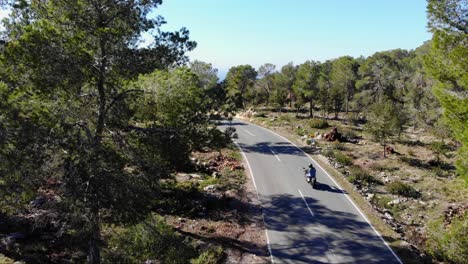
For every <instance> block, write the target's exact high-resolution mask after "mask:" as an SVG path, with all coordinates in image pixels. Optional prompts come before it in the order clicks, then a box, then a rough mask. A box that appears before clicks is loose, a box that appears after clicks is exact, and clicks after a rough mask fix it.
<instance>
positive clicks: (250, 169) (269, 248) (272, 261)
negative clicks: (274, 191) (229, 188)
mask: <svg viewBox="0 0 468 264" xmlns="http://www.w3.org/2000/svg"><path fill="white" fill-rule="evenodd" d="M234 144H236V146H237V147H238V148H239V150H240V152H241V155H242V157H243V158H244V160H245V163H247V167H248V168H249V173H250V176H251V177H252V182H253V184H254V187H255V192H256V193H257V199H258V201H259V202H260V195H259V194H258V189H257V184H256V183H255V177H254V175H253V172H252V167H251V166H250V163H249V160H248V159H247V156H246V155H245V153H244V151H243V150H242V148H241V147H240V146H239V144H238V143H237V142H236V141H234ZM262 218H263V224H264V225H265V235H266V239H267V246H268V251H269V252H270V258H271V263H272V264H274V263H275V261H274V259H273V252H272V251H271V245H270V237H269V236H268V230H267V229H266V222H265V214H264V213H263V210H262Z"/></svg>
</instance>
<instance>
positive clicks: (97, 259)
mask: <svg viewBox="0 0 468 264" xmlns="http://www.w3.org/2000/svg"><path fill="white" fill-rule="evenodd" d="M92 199H94V197H93V198H92ZM92 204H93V205H92V208H91V212H90V214H91V215H90V220H91V227H90V229H91V234H90V239H89V259H88V260H89V263H91V264H100V263H101V253H100V247H99V243H100V241H101V226H100V224H101V223H100V220H99V205H98V202H97V201H92Z"/></svg>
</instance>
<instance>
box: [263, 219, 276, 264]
mask: <svg viewBox="0 0 468 264" xmlns="http://www.w3.org/2000/svg"><path fill="white" fill-rule="evenodd" d="M263 222H265V215H263ZM265 235H266V239H267V245H268V251H269V252H270V259H271V264H275V260H274V258H273V253H272V251H271V244H270V237H269V236H268V230H267V229H266V228H265Z"/></svg>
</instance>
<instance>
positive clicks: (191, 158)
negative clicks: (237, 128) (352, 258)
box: [0, 0, 468, 263]
mask: <svg viewBox="0 0 468 264" xmlns="http://www.w3.org/2000/svg"><path fill="white" fill-rule="evenodd" d="M72 2H73V3H71V2H70V1H66V0H50V1H25V0H18V1H16V0H11V1H0V8H9V9H10V14H9V17H8V18H7V19H5V20H4V21H3V25H4V27H3V28H1V32H0V197H1V199H0V262H1V263H13V262H14V261H22V262H24V263H83V262H89V263H101V262H102V263H144V262H145V261H152V262H147V263H159V262H160V263H218V262H222V261H223V260H231V261H232V260H233V259H230V257H229V256H228V257H226V253H225V249H226V248H229V247H230V243H231V244H232V239H235V238H232V239H231V238H229V239H228V238H225V239H219V234H218V233H216V232H217V230H218V231H219V230H222V229H223V228H224V229H231V232H232V230H236V232H239V234H242V232H247V231H245V230H246V229H245V228H244V227H245V226H248V225H250V224H251V222H249V221H251V219H249V217H247V216H246V215H247V214H248V212H242V210H239V212H238V210H237V209H238V208H236V210H235V212H236V213H235V214H232V211H229V208H231V207H233V208H235V204H236V203H232V201H236V202H237V203H239V202H245V203H247V202H248V201H247V200H246V199H239V201H237V200H236V197H237V196H238V195H239V194H241V193H243V192H244V191H243V190H242V188H243V184H244V182H245V176H244V171H243V168H242V166H241V165H240V160H241V158H240V156H239V155H238V153H237V151H236V148H235V146H233V145H232V144H230V143H231V137H232V136H233V135H234V134H233V133H234V131H232V130H230V129H228V130H226V131H224V132H221V131H220V130H218V129H217V127H216V123H215V122H213V120H214V119H218V118H221V117H231V116H232V115H233V114H234V113H236V112H245V111H246V110H248V113H249V115H250V116H249V118H253V120H254V121H255V122H259V123H262V124H264V125H265V126H268V127H271V128H274V129H279V130H280V131H281V132H283V133H286V134H288V135H290V136H291V137H292V138H295V137H296V138H297V139H298V140H303V141H302V142H303V143H304V145H305V147H306V149H308V150H311V151H312V152H313V153H314V154H317V155H321V156H324V157H326V158H327V159H328V162H329V163H330V164H332V165H333V166H334V167H335V168H336V169H338V171H340V172H341V173H342V175H344V177H345V178H346V179H347V180H348V181H349V182H350V183H352V184H353V185H354V186H355V189H356V190H357V191H358V192H360V193H361V194H362V195H363V196H364V197H365V198H366V199H367V200H368V202H369V203H370V204H372V205H373V206H374V207H375V209H376V210H379V211H380V212H381V213H382V215H384V216H385V215H387V220H388V225H390V226H391V228H393V229H394V230H395V231H396V232H398V233H400V234H402V237H403V238H404V239H405V240H407V241H409V243H411V244H414V245H416V246H417V247H418V250H419V252H420V253H421V254H422V255H424V257H422V258H419V260H421V261H423V260H424V261H427V262H431V261H441V262H446V263H464V262H465V261H466V259H468V251H467V249H468V231H467V230H468V226H467V225H468V204H467V201H468V191H467V184H468V73H467V69H468V63H467V58H468V18H467V14H468V10H467V8H468V2H467V1H466V0H443V1H438V0H428V5H427V14H428V25H429V29H430V30H431V32H432V33H433V38H432V40H431V41H428V42H426V43H424V44H423V45H422V46H420V47H418V48H416V49H415V50H409V51H408V50H402V49H397V50H390V51H382V52H377V53H375V54H373V55H372V56H369V57H366V58H365V57H358V58H353V57H350V56H342V57H339V58H336V59H333V60H327V61H323V62H319V61H314V60H310V61H306V62H303V63H301V64H298V65H294V64H293V63H289V64H286V65H284V66H282V67H281V68H276V66H275V65H273V64H270V63H265V64H264V65H262V66H261V67H259V68H258V69H255V68H254V67H252V66H250V65H239V66H234V67H232V68H231V69H230V70H229V72H228V74H227V76H226V79H225V80H223V81H219V80H218V78H217V70H216V69H214V68H213V67H212V65H211V64H209V63H205V62H201V61H192V62H189V60H188V57H187V56H186V53H187V52H188V51H191V50H193V49H194V48H195V47H196V42H194V41H192V40H190V38H189V31H188V30H187V29H185V28H182V29H180V30H179V31H175V32H165V31H162V30H161V25H163V24H165V23H166V22H165V21H164V18H162V17H156V18H154V19H150V18H148V17H147V15H148V13H149V12H150V10H152V9H155V8H156V10H157V7H158V6H159V5H161V4H162V0H145V1H117V0H77V1H72ZM143 33H150V34H152V37H153V38H154V41H153V43H152V44H151V45H149V46H146V47H142V46H141V45H140V41H141V35H142V34H143ZM252 109H253V110H252ZM332 127H337V131H338V132H340V133H341V143H340V142H328V141H325V140H319V139H317V136H318V135H320V137H321V136H322V135H323V134H325V133H328V132H330V131H331V128H332ZM301 138H302V139H301ZM312 138H313V139H314V140H313V142H312V140H311V139H312ZM338 141H340V140H338ZM187 175H188V176H187ZM187 219H190V220H187ZM232 219H234V220H235V221H238V222H239V223H241V224H236V225H234V224H233V220H232ZM191 221H193V223H192V222H191ZM197 221H198V222H203V221H205V222H203V226H198V227H197V224H196V223H197ZM188 222H190V223H192V224H190V225H188V224H185V225H184V223H188ZM187 226H195V228H198V229H200V230H199V232H198V234H202V235H204V236H206V239H204V240H203V239H201V238H200V237H196V236H193V235H192V236H191V235H189V234H190V232H191V231H193V230H189V229H187ZM207 226H208V227H207ZM242 230H243V231H242ZM227 236H228V235H227ZM217 237H218V238H217ZM237 237H242V235H238V236H237ZM246 237H247V236H246ZM206 240H209V241H211V243H206V242H204V241H206ZM246 243H247V242H246ZM245 245H248V246H245ZM244 247H245V248H246V247H250V249H251V250H252V251H253V252H258V254H257V253H256V255H258V256H259V257H265V255H264V254H266V253H265V250H264V251H262V250H263V248H262V246H261V245H260V244H258V245H257V244H255V243H252V244H244ZM240 248H242V247H240ZM230 250H231V251H232V249H230ZM237 250H239V249H237ZM262 254H263V255H262ZM234 259H235V258H234ZM242 259H243V258H242V257H239V258H237V259H235V260H237V261H241V260H242ZM251 260H252V261H259V260H262V261H267V260H265V259H251Z"/></svg>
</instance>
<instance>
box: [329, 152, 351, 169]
mask: <svg viewBox="0 0 468 264" xmlns="http://www.w3.org/2000/svg"><path fill="white" fill-rule="evenodd" d="M334 156H335V159H336V162H338V163H340V164H342V165H345V166H349V165H351V164H353V161H352V160H351V158H350V157H348V156H346V155H345V154H343V153H342V152H340V151H335V152H334Z"/></svg>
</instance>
